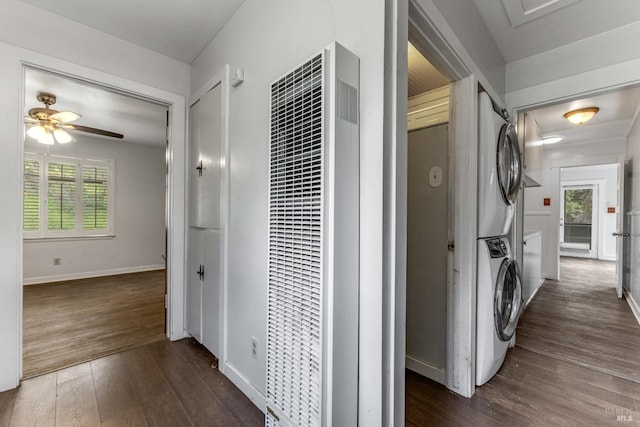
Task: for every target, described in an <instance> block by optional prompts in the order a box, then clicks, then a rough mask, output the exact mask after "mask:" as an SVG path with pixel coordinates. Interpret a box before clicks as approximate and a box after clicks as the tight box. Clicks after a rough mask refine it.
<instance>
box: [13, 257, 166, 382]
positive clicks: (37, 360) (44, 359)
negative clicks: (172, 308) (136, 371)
mask: <svg viewBox="0 0 640 427" xmlns="http://www.w3.org/2000/svg"><path fill="white" fill-rule="evenodd" d="M164 275H165V271H164V270H156V271H149V272H143V273H131V274H121V275H116V276H106V277H97V278H92V279H80V280H70V281H65V282H57V283H47V284H41V285H28V286H24V287H23V306H24V314H23V319H24V321H23V378H30V377H33V376H36V375H41V374H43V373H47V372H53V371H56V370H58V369H62V368H65V367H68V366H73V365H76V364H78V363H82V362H86V361H89V360H93V359H96V358H99V357H102V356H105V355H108V354H113V353H117V352H119V351H123V350H127V349H131V348H134V347H137V346H140V345H144V344H147V343H150V342H154V341H159V340H164V339H165V332H164V329H165V326H164V288H165V285H164V280H165V279H164Z"/></svg>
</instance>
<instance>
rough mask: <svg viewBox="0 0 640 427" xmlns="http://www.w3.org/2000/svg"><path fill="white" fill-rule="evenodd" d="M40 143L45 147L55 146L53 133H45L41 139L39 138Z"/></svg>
mask: <svg viewBox="0 0 640 427" xmlns="http://www.w3.org/2000/svg"><path fill="white" fill-rule="evenodd" d="M38 142H39V143H40V144H44V145H53V144H54V140H53V135H52V134H51V132H48V131H45V133H44V134H43V135H42V136H41V137H40V138H38Z"/></svg>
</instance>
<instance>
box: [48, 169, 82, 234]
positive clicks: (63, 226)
mask: <svg viewBox="0 0 640 427" xmlns="http://www.w3.org/2000/svg"><path fill="white" fill-rule="evenodd" d="M75 229H76V165H73V164H65V163H57V162H49V164H48V165H47V230H49V231H59V230H75Z"/></svg>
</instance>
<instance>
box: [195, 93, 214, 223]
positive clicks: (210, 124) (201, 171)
mask: <svg viewBox="0 0 640 427" xmlns="http://www.w3.org/2000/svg"><path fill="white" fill-rule="evenodd" d="M221 114H222V90H221V88H220V85H218V86H216V87H214V88H213V89H211V90H210V91H209V92H207V93H205V94H204V95H203V96H202V97H201V98H200V99H199V100H198V101H197V102H196V103H195V104H194V105H193V106H192V107H191V108H190V112H189V115H190V117H189V122H190V147H189V165H188V170H189V204H190V209H189V225H190V226H192V227H200V228H214V229H218V228H220V150H221V143H220V142H221V140H222V127H221V124H222V121H221Z"/></svg>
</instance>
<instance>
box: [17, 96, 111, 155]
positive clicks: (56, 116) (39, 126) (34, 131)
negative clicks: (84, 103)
mask: <svg viewBox="0 0 640 427" xmlns="http://www.w3.org/2000/svg"><path fill="white" fill-rule="evenodd" d="M36 99H37V100H38V101H40V102H42V103H43V104H44V108H32V109H30V110H29V115H28V116H25V118H24V122H25V124H27V125H28V126H29V129H28V130H27V135H29V136H30V137H31V138H33V139H35V140H37V141H38V142H39V143H41V144H46V145H53V144H54V143H56V142H57V143H59V144H66V143H68V142H72V141H75V138H74V137H73V136H72V135H71V134H70V133H69V132H67V130H71V131H80V132H87V133H92V134H95V135H102V136H108V137H111V138H119V139H122V138H123V137H124V135H122V134H121V133H116V132H110V131H108V130H102V129H96V128H92V127H88V126H82V125H77V124H70V122H73V121H75V120H78V119H79V118H80V117H81V116H80V114H76V113H74V112H72V111H56V110H53V109H51V108H49V106H50V105H53V104H55V103H56V96H55V95H53V94H50V93H44V92H40V93H38V96H37V97H36Z"/></svg>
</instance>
